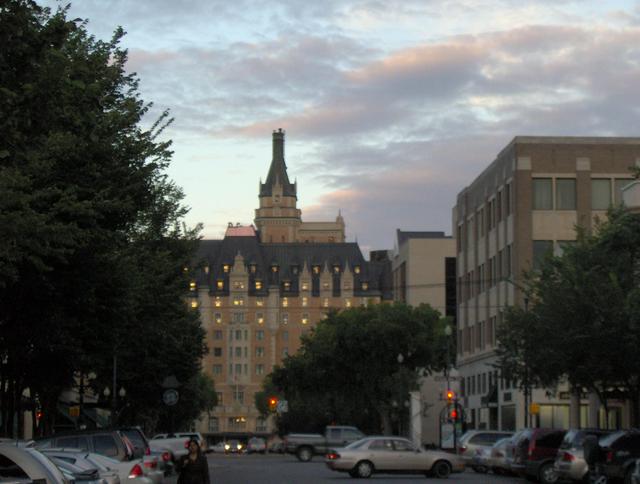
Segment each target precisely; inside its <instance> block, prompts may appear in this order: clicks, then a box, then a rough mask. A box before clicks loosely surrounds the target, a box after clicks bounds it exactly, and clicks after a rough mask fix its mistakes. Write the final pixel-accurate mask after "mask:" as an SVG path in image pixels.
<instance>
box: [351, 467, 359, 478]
mask: <svg viewBox="0 0 640 484" xmlns="http://www.w3.org/2000/svg"><path fill="white" fill-rule="evenodd" d="M349 475H350V476H351V477H355V478H358V477H360V476H359V475H358V471H357V469H355V468H354V469H351V470H350V471H349Z"/></svg>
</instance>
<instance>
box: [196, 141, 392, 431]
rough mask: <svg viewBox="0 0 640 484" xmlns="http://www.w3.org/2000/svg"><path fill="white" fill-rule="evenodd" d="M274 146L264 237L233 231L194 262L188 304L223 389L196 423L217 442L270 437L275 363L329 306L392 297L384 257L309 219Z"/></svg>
mask: <svg viewBox="0 0 640 484" xmlns="http://www.w3.org/2000/svg"><path fill="white" fill-rule="evenodd" d="M273 145H274V149H273V160H272V162H271V166H270V168H269V174H268V176H267V181H266V182H265V183H264V184H263V183H261V184H260V189H259V201H260V208H259V209H257V210H256V218H255V224H256V227H257V230H256V229H255V228H254V226H253V225H248V226H239V225H232V224H230V225H229V227H228V228H227V231H226V233H225V236H224V238H223V239H221V240H203V241H202V242H201V244H200V248H199V252H198V255H197V257H196V260H195V267H196V269H195V270H194V272H193V273H194V277H193V279H192V281H191V287H190V290H191V291H190V295H191V297H190V304H191V305H192V307H193V308H194V309H196V308H197V310H198V311H199V312H200V317H201V321H202V325H203V327H204V329H205V330H206V335H207V336H206V337H207V345H208V347H209V354H208V355H206V356H205V358H204V361H203V367H204V371H205V372H206V373H207V374H209V375H210V376H211V377H212V378H213V380H214V382H215V387H216V391H217V392H218V406H217V407H216V408H215V409H214V411H213V412H212V413H211V414H210V415H203V417H202V418H201V421H200V422H199V424H198V430H199V431H200V432H202V433H203V434H205V435H207V436H208V437H209V439H210V440H220V439H222V438H231V437H236V438H243V437H247V436H248V435H251V434H255V435H264V436H266V435H268V434H269V433H270V432H272V430H273V425H272V422H271V421H270V420H269V419H264V418H263V417H262V416H261V415H260V414H259V413H258V410H257V409H256V408H255V404H254V402H255V400H254V394H255V393H256V392H258V391H260V390H261V389H262V382H263V379H264V378H265V376H267V375H268V374H269V373H270V372H271V370H272V368H273V367H274V365H276V364H278V363H280V362H281V361H282V359H283V358H284V357H286V356H287V355H289V354H293V353H295V352H296V351H297V350H298V348H299V347H300V337H301V336H302V335H303V334H304V333H306V332H308V331H309V330H310V329H311V328H312V327H313V326H314V325H315V324H316V323H317V322H318V321H320V320H321V319H323V318H324V316H325V314H326V313H327V312H328V311H329V310H330V309H341V308H348V307H352V306H360V305H367V304H375V303H379V302H380V301H383V300H389V301H390V300H391V299H392V294H391V262H390V260H389V258H388V256H387V255H386V252H380V253H378V252H376V253H373V254H372V255H373V256H372V257H371V260H370V261H367V260H366V259H365V258H364V256H363V255H362V253H361V251H360V248H359V246H358V244H357V243H353V242H344V221H343V220H342V217H341V216H338V218H337V221H336V222H335V223H333V222H327V223H325V222H319V223H315V224H314V223H306V222H304V223H303V222H302V221H301V211H300V209H298V208H297V207H296V203H297V185H296V184H295V183H290V182H289V178H288V175H287V169H286V165H285V162H284V133H283V132H282V130H278V131H276V132H274V134H273Z"/></svg>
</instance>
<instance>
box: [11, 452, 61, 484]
mask: <svg viewBox="0 0 640 484" xmlns="http://www.w3.org/2000/svg"><path fill="white" fill-rule="evenodd" d="M4 480H11V481H16V480H28V481H32V482H37V481H39V482H46V483H47V484H68V483H67V481H66V480H65V477H64V475H63V474H62V472H61V471H60V469H58V468H57V467H56V466H55V464H54V463H53V462H51V461H50V460H49V459H48V458H47V457H45V456H44V455H43V454H42V453H40V452H38V451H37V450H36V449H33V448H24V447H17V446H15V445H11V444H0V481H4Z"/></svg>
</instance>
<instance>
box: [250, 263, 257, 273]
mask: <svg viewBox="0 0 640 484" xmlns="http://www.w3.org/2000/svg"><path fill="white" fill-rule="evenodd" d="M256 270H257V267H256V265H255V264H251V265H250V266H249V272H251V274H255V273H256Z"/></svg>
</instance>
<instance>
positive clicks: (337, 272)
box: [333, 266, 340, 274]
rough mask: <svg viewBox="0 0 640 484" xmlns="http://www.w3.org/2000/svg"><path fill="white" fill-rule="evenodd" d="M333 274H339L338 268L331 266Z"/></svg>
mask: <svg viewBox="0 0 640 484" xmlns="http://www.w3.org/2000/svg"><path fill="white" fill-rule="evenodd" d="M333 272H334V274H340V266H333Z"/></svg>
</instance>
